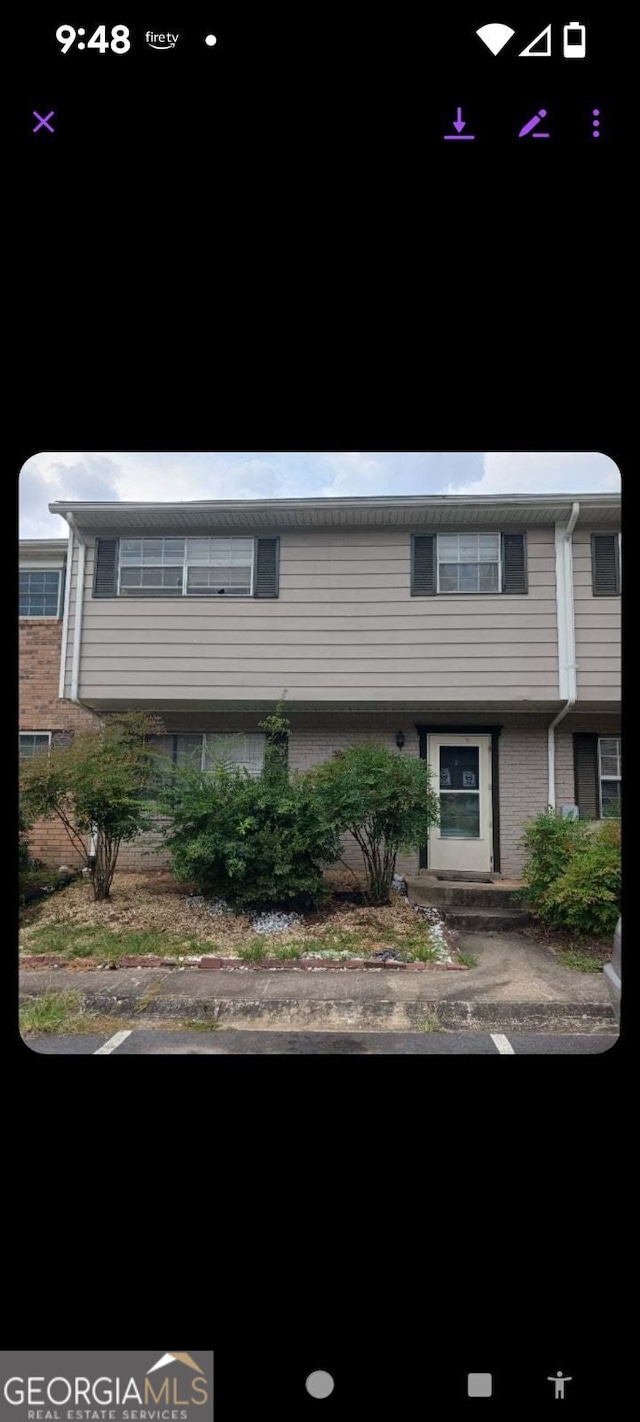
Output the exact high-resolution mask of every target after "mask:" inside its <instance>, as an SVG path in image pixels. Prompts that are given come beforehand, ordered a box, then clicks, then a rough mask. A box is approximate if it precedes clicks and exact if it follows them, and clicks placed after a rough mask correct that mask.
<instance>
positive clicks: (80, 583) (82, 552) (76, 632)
mask: <svg viewBox="0 0 640 1422" xmlns="http://www.w3.org/2000/svg"><path fill="white" fill-rule="evenodd" d="M67 520H68V522H69V524H70V525H71V529H72V531H73V532H74V533H75V536H76V538H77V540H78V543H79V545H80V546H79V548H78V576H77V580H76V620H75V626H74V629H73V660H72V663H71V700H72V701H77V700H78V680H79V676H80V639H81V637H82V611H83V607H84V565H85V560H86V555H87V545H86V543H85V540H84V537H83V535H82V534H81V532H80V529H79V528H78V525H77V523H76V521H75V519H74V516H73V514H72V513H68V514H67ZM69 576H71V575H69Z"/></svg>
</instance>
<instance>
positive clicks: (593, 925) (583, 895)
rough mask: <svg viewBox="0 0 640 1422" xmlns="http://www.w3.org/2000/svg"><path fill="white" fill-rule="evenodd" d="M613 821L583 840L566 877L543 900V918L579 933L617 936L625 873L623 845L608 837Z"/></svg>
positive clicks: (559, 878)
mask: <svg viewBox="0 0 640 1422" xmlns="http://www.w3.org/2000/svg"><path fill="white" fill-rule="evenodd" d="M615 828H616V825H615V824H614V822H613V821H611V822H610V824H609V825H605V826H603V828H602V829H601V830H600V831H599V832H597V833H596V834H594V835H590V836H589V837H588V838H587V839H585V840H583V841H582V843H581V845H580V849H579V850H578V852H577V853H575V854H573V856H572V858H571V859H570V860H569V863H568V865H567V867H566V870H565V872H564V874H560V875H559V877H558V878H557V879H555V880H554V882H553V883H552V884H551V885H550V886H549V888H548V889H547V891H546V893H545V894H544V895H543V897H542V901H541V907H542V911H543V916H544V917H547V918H549V917H550V916H553V921H554V922H555V923H557V924H560V925H562V927H564V928H573V929H574V930H575V931H576V932H577V933H590V934H596V935H597V936H598V937H601V938H606V937H608V936H609V935H610V934H612V933H613V932H614V929H615V926H616V923H617V922H618V918H619V916H620V893H621V887H622V873H621V863H620V843H619V840H618V843H616V841H615V836H614V835H612V834H611V833H608V832H607V831H609V830H610V829H615Z"/></svg>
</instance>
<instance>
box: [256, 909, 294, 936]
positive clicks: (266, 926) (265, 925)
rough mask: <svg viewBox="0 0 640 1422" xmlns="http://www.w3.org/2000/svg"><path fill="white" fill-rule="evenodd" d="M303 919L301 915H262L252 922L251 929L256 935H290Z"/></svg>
mask: <svg viewBox="0 0 640 1422" xmlns="http://www.w3.org/2000/svg"><path fill="white" fill-rule="evenodd" d="M301 919H302V915H301V914H299V913H275V912H274V913H260V914H258V916H257V918H254V919H253V920H252V923H251V927H252V929H253V931H254V933H288V931H289V929H290V928H293V925H294V923H300V922H301Z"/></svg>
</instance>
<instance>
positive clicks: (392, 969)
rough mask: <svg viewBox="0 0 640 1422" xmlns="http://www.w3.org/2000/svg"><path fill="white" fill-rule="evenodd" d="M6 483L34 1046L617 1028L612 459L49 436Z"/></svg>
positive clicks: (465, 1048) (512, 1047)
mask: <svg viewBox="0 0 640 1422" xmlns="http://www.w3.org/2000/svg"><path fill="white" fill-rule="evenodd" d="M20 507H21V531H20V544H19V632H20V661H19V692H20V697H19V701H20V712H19V716H20V719H19V771H20V826H19V843H20V882H19V902H20V930H19V940H20V941H19V948H20V968H21V1017H20V1024H21V1025H20V1031H21V1036H22V1039H23V1042H24V1043H25V1044H26V1046H27V1047H28V1048H29V1049H30V1050H32V1051H36V1052H73V1053H76V1054H83V1053H84V1054H94V1053H98V1052H99V1053H101V1054H105V1055H108V1054H112V1053H114V1052H115V1053H117V1054H119V1055H127V1054H145V1053H170V1052H176V1053H184V1052H196V1053H199V1054H200V1053H208V1054H221V1053H227V1054H238V1053H249V1054H259V1053H263V1052H269V1053H286V1054H302V1053H305V1054H307V1053H319V1054H329V1053H331V1054H344V1055H349V1054H353V1053H356V1052H358V1053H368V1054H376V1053H383V1052H385V1053H386V1052H390V1053H404V1054H413V1055H428V1054H439V1053H448V1054H479V1053H481V1054H519V1053H526V1054H534V1053H537V1054H542V1053H585V1054H586V1053H603V1052H606V1051H607V1050H609V1049H610V1048H611V1047H612V1046H613V1045H614V1044H615V1042H616V1040H617V1036H618V1031H619V1014H620V1001H621V936H622V935H621V922H620V808H621V782H622V751H621V720H620V716H621V705H620V676H621V646H620V604H621V575H622V550H621V478H620V473H619V470H618V468H617V466H616V465H615V464H614V463H613V461H612V459H610V458H609V457H608V456H606V455H604V454H598V453H575V454H569V453H560V454H553V453H526V452H524V453H513V454H509V453H498V454H466V453H451V454H446V453H413V452H412V453H407V452H404V453H403V452H400V453H389V452H385V453H365V454H360V453H347V454H328V453H303V454H295V453H291V452H287V453H284V454H274V453H264V452H261V453H253V454H251V453H248V454H241V453H231V454H216V453H213V454H206V453H183V454H180V453H167V454H148V455H144V454H139V453H136V454H126V453H122V454H115V453H107V454H100V453H89V454H82V453H71V454H55V453H51V454H48V453H46V454H45V453H43V454H38V455H35V456H34V457H33V458H31V459H29V460H28V461H27V462H26V463H25V465H24V466H23V468H22V471H21V473H20ZM141 1004H142V1006H141Z"/></svg>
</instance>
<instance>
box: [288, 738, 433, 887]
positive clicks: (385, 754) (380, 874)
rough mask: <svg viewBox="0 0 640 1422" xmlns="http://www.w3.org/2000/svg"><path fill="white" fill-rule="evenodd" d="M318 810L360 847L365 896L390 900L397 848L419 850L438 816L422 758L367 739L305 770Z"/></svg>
mask: <svg viewBox="0 0 640 1422" xmlns="http://www.w3.org/2000/svg"><path fill="white" fill-rule="evenodd" d="M310 775H311V779H312V781H313V783H314V785H315V789H316V793H317V800H318V809H319V812H320V813H321V814H322V815H323V816H324V818H325V819H327V820H328V821H329V822H330V823H331V824H334V825H335V827H336V829H338V830H340V831H342V832H344V831H345V830H349V831H350V833H351V834H352V835H353V837H354V839H355V840H356V841H357V843H358V844H359V846H360V849H361V850H362V855H363V858H364V863H365V870H366V876H367V898H368V899H369V902H370V903H373V904H386V903H388V902H389V895H390V890H391V881H392V879H393V875H394V873H395V867H396V856H397V854H398V850H399V849H418V848H419V847H420V845H423V844H425V843H426V839H427V834H428V832H429V828H430V826H431V825H434V824H437V821H438V798H437V796H436V795H434V793H433V790H432V788H431V772H430V769H429V766H428V765H427V763H426V761H424V760H419V759H418V758H417V757H416V756H412V755H401V754H397V753H396V752H395V751H390V750H387V748H386V746H381V745H378V744H377V743H376V742H374V741H372V742H368V743H365V744H364V745H361V746H352V747H351V748H350V749H349V750H346V751H338V752H337V753H336V754H335V755H334V757H333V759H332V760H329V761H326V762H325V763H324V764H323V765H320V766H318V767H317V769H316V770H314V771H312V772H311V773H310Z"/></svg>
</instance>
